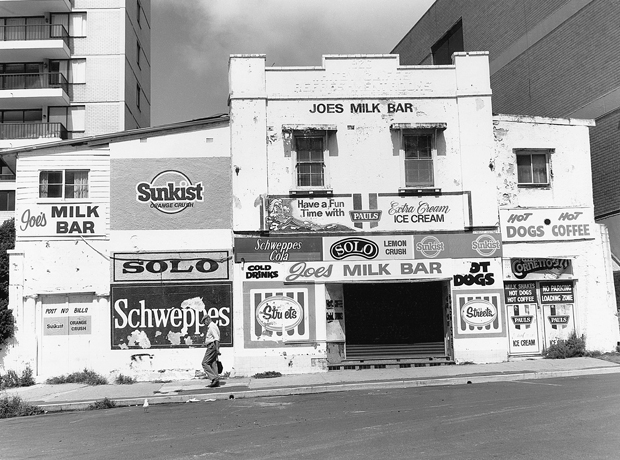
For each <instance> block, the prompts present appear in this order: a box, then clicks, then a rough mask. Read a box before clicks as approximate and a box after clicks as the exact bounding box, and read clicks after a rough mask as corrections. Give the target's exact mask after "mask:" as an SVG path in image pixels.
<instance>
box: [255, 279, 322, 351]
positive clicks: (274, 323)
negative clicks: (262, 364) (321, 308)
mask: <svg viewBox="0 0 620 460" xmlns="http://www.w3.org/2000/svg"><path fill="white" fill-rule="evenodd" d="M243 296H244V297H243V304H244V306H245V307H244V321H245V324H247V325H248V327H246V328H244V338H245V346H246V347H249V348H269V347H274V346H276V347H277V346H282V345H284V344H285V343H287V342H288V343H291V342H308V341H312V340H314V339H315V336H316V332H315V326H314V321H315V318H314V315H315V314H314V308H315V304H314V289H313V288H311V287H308V286H297V285H290V286H287V285H284V284H282V283H273V282H260V281H258V282H253V283H244V286H243Z"/></svg>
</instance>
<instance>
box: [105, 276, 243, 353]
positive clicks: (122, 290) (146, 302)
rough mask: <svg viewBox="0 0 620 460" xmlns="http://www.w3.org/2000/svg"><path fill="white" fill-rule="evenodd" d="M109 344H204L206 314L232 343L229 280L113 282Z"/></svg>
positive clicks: (225, 340)
mask: <svg viewBox="0 0 620 460" xmlns="http://www.w3.org/2000/svg"><path fill="white" fill-rule="evenodd" d="M111 297H112V348H113V349H130V348H179V347H190V346H198V347H203V346H205V345H204V341H205V336H206V332H207V327H206V326H205V325H203V324H202V323H201V322H202V320H203V319H204V316H205V315H206V314H207V313H209V314H210V315H213V317H214V320H215V323H216V324H217V325H218V327H219V328H220V334H221V341H220V344H221V345H222V346H232V331H233V329H232V325H233V322H232V285H231V283H197V284H181V285H153V284H143V285H113V286H112V287H111Z"/></svg>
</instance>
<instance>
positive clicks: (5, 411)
mask: <svg viewBox="0 0 620 460" xmlns="http://www.w3.org/2000/svg"><path fill="white" fill-rule="evenodd" d="M43 412H44V411H43V409H41V408H40V407H39V406H33V405H32V404H29V403H27V402H25V401H24V400H22V398H20V397H19V396H3V397H0V418H10V417H23V416H27V415H39V414H42V413H43Z"/></svg>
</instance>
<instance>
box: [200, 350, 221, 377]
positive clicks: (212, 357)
mask: <svg viewBox="0 0 620 460" xmlns="http://www.w3.org/2000/svg"><path fill="white" fill-rule="evenodd" d="M202 368H203V369H204V371H205V374H207V377H209V378H210V379H211V380H212V381H218V380H219V375H218V373H217V350H216V349H215V344H214V343H210V344H208V345H207V351H206V352H205V357H204V358H202Z"/></svg>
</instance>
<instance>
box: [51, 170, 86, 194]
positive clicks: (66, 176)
mask: <svg viewBox="0 0 620 460" xmlns="http://www.w3.org/2000/svg"><path fill="white" fill-rule="evenodd" d="M39 198H62V199H76V198H88V171H83V170H65V171H41V172H40V173H39Z"/></svg>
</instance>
